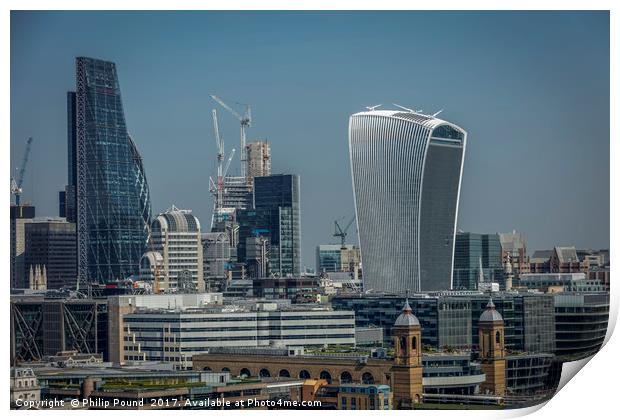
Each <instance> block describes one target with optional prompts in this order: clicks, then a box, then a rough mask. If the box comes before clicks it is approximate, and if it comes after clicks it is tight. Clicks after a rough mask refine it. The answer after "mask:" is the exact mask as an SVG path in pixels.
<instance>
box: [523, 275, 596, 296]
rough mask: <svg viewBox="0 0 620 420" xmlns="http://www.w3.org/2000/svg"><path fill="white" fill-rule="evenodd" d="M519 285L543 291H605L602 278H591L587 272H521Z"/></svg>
mask: <svg viewBox="0 0 620 420" xmlns="http://www.w3.org/2000/svg"><path fill="white" fill-rule="evenodd" d="M518 285H519V286H520V287H522V288H526V289H530V290H531V289H536V290H539V291H541V292H547V293H559V292H603V291H604V286H603V285H602V284H601V282H600V280H590V279H589V278H587V276H586V274H585V273H536V274H533V273H530V274H521V277H520V278H519V281H518Z"/></svg>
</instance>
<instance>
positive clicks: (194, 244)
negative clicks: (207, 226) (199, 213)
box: [150, 205, 205, 292]
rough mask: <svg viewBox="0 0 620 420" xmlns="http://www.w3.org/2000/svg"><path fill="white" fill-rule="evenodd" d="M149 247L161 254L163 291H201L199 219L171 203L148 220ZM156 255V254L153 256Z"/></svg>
mask: <svg viewBox="0 0 620 420" xmlns="http://www.w3.org/2000/svg"><path fill="white" fill-rule="evenodd" d="M151 241H152V249H151V250H150V251H155V252H157V253H159V254H161V256H162V257H163V265H164V274H163V282H162V283H161V284H160V290H161V291H163V292H170V291H186V292H203V291H204V290H205V285H204V279H203V261H202V243H201V235H200V222H199V221H198V218H196V217H195V216H193V215H192V213H191V210H179V209H178V208H176V207H175V206H174V205H173V206H172V207H171V208H169V209H168V210H167V211H166V212H165V213H162V214H160V215H159V216H157V218H156V219H155V220H153V222H152V223H151ZM155 258H156V257H155Z"/></svg>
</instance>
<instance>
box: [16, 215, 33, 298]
mask: <svg viewBox="0 0 620 420" xmlns="http://www.w3.org/2000/svg"><path fill="white" fill-rule="evenodd" d="M34 217H35V208H34V206H30V205H19V206H16V205H11V244H10V247H11V260H10V264H11V285H10V287H11V288H13V289H25V288H27V287H28V284H27V280H28V279H27V277H26V271H25V265H24V251H25V249H26V228H25V226H26V224H27V223H29V222H30V221H32V220H33V219H34Z"/></svg>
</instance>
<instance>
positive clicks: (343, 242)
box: [334, 215, 355, 249]
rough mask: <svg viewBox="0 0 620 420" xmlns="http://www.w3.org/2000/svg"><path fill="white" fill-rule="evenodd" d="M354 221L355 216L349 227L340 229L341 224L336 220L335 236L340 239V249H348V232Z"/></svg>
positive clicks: (348, 224)
mask: <svg viewBox="0 0 620 420" xmlns="http://www.w3.org/2000/svg"><path fill="white" fill-rule="evenodd" d="M354 221H355V215H353V217H352V218H351V220H350V221H349V223H347V226H346V227H345V228H344V229H342V228H341V227H340V224H338V220H334V236H335V237H340V244H341V246H340V249H346V240H347V232H348V230H349V228H350V227H351V225H352V224H353V222H354Z"/></svg>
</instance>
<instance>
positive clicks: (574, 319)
mask: <svg viewBox="0 0 620 420" xmlns="http://www.w3.org/2000/svg"><path fill="white" fill-rule="evenodd" d="M554 305H555V324H556V330H555V344H556V355H557V356H558V357H560V358H561V360H563V361H565V362H567V361H573V360H579V359H583V358H586V357H589V356H592V355H593V354H595V353H596V352H597V351H599V349H600V348H601V346H602V345H603V342H604V341H605V335H606V333H607V323H608V321H609V293H589V294H577V293H562V294H557V295H555V302H554Z"/></svg>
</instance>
